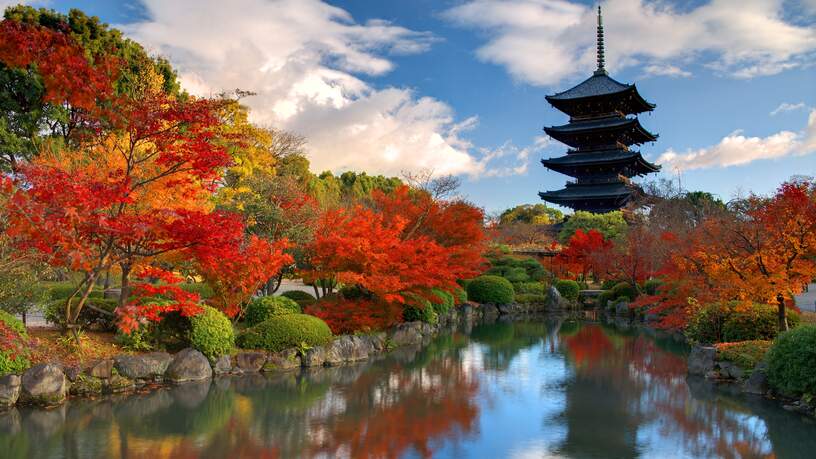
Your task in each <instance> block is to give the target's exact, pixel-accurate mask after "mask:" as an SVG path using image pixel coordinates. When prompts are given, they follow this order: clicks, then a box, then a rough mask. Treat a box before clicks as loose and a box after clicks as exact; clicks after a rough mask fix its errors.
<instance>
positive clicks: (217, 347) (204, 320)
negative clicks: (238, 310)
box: [190, 306, 235, 359]
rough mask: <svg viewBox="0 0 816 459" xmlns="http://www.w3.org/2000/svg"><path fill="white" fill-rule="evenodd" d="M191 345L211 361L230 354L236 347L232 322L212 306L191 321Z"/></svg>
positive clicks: (205, 308)
mask: <svg viewBox="0 0 816 459" xmlns="http://www.w3.org/2000/svg"><path fill="white" fill-rule="evenodd" d="M190 325H191V328H190V345H191V346H193V348H195V349H198V350H199V351H201V353H202V354H204V355H206V356H207V358H209V359H215V358H217V357H219V356H221V355H224V354H226V353H228V352H229V351H230V350H231V349H232V348H233V346H234V345H235V331H234V330H233V329H232V322H230V320H229V318H228V317H227V316H226V315H224V313H223V312H221V311H219V310H218V309H215V308H213V307H211V306H204V311H202V312H201V313H200V314H198V315H196V316H193V317H192V318H191V319H190Z"/></svg>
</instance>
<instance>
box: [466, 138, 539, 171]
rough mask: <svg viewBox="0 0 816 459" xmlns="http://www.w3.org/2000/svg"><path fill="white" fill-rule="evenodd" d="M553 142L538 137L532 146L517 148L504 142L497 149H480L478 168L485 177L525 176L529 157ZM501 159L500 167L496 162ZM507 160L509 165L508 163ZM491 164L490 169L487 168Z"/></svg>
mask: <svg viewBox="0 0 816 459" xmlns="http://www.w3.org/2000/svg"><path fill="white" fill-rule="evenodd" d="M552 144H553V141H552V139H550V138H549V137H547V136H538V137H536V138H535V141H534V142H533V144H532V145H530V146H527V147H524V148H519V147H518V146H516V145H514V144H513V143H512V142H509V141H508V142H505V143H504V144H502V145H501V146H499V147H498V148H494V149H492V150H489V149H481V152H482V157H481V159H480V161H479V168H480V170H481V171H483V172H482V173H483V175H484V176H486V177H507V176H510V175H522V174H526V173H527V170H528V169H529V167H530V156H532V155H533V154H535V153H538V152H540V151H542V150H544V149H545V148H547V147H548V146H550V145H552ZM499 159H502V160H503V164H502V165H496V164H495V163H496V161H497V160H499ZM508 160H509V163H508ZM488 164H491V167H487V166H488Z"/></svg>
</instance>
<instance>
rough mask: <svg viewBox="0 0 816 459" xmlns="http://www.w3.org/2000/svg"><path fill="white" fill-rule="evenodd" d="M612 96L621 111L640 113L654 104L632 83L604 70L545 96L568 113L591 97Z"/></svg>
mask: <svg viewBox="0 0 816 459" xmlns="http://www.w3.org/2000/svg"><path fill="white" fill-rule="evenodd" d="M607 97H612V98H616V99H619V103H618V104H616V105H619V106H620V109H621V111H623V112H624V113H631V114H634V113H642V112H648V111H652V110H654V108H655V104H652V103H650V102H647V101H646V99H644V98H643V96H641V95H640V93H639V92H638V90H637V87H636V86H635V85H634V84H625V83H621V82H619V81H617V80H615V79H614V78H612V77H610V76H609V75H608V74H607V73H606V71H603V70H599V71H596V72H595V73H594V74H593V75H592V76H591V77H589V78H587V79H586V80H584V81H582V82H580V83H578V84H577V85H575V86H573V87H572V88H570V89H567V90H566V91H562V92H559V93H557V94H553V95H551V96H546V97H545V98H546V99H547V101H548V102H549V103H550V104H552V106H553V107H555V108H557V109H558V110H561V111H562V112H564V113H567V114H569V115H574V114H576V112H577V110H576V106H577V105H579V104H581V103H585V102H587V101H588V100H589V99H591V98H607Z"/></svg>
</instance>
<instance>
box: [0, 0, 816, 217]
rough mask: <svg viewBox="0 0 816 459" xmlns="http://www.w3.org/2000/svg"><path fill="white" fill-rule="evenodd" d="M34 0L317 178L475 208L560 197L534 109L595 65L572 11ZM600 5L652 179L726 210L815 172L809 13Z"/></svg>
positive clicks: (718, 1) (725, 2)
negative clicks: (411, 180) (234, 107)
mask: <svg viewBox="0 0 816 459" xmlns="http://www.w3.org/2000/svg"><path fill="white" fill-rule="evenodd" d="M8 3H13V2H10V1H6V0H0V6H2V5H3V4H8ZM42 3H43V2H40V4H42ZM45 3H46V4H47V6H48V7H51V8H55V9H57V10H60V11H64V12H67V11H68V10H69V9H70V8H79V9H82V10H84V11H85V12H86V13H89V14H93V15H97V16H99V17H100V18H101V19H102V20H103V21H105V22H108V23H110V24H114V25H116V26H117V27H119V28H121V29H122V30H123V31H125V33H126V34H127V35H128V36H130V37H131V38H134V39H136V40H138V41H139V42H141V43H142V44H144V45H145V46H146V47H147V49H148V50H149V51H151V52H152V53H155V54H159V55H163V56H165V57H167V58H169V59H170V61H171V62H172V63H173V64H174V65H175V67H176V68H177V69H178V70H179V73H180V75H181V78H182V82H183V84H184V86H185V87H186V88H187V90H188V91H190V92H192V93H196V94H202V95H207V94H214V93H218V92H220V91H222V90H230V89H235V88H240V89H244V90H249V91H254V92H256V93H257V96H254V97H252V98H250V99H247V100H246V102H247V103H248V104H249V105H250V106H251V107H252V109H253V116H254V119H255V120H256V121H257V122H258V123H261V124H267V125H272V126H276V127H281V128H285V129H288V130H291V131H295V132H298V133H301V134H303V135H305V136H307V137H308V139H309V145H308V148H309V155H310V159H311V161H312V166H313V170H314V171H315V172H320V171H322V170H327V169H330V170H332V171H335V172H342V171H345V170H366V171H369V172H374V173H384V174H390V175H399V174H400V173H401V172H402V171H406V170H418V169H428V168H430V169H433V170H434V171H436V172H437V173H444V174H447V173H451V174H457V175H461V176H462V178H463V181H464V186H463V190H462V191H463V192H464V194H465V195H466V196H468V197H469V198H470V199H471V200H473V201H474V202H475V203H477V204H479V205H481V206H484V207H485V208H486V209H487V210H489V211H495V210H499V209H502V208H505V207H509V206H513V205H516V204H521V203H535V202H539V201H538V197H537V194H536V193H537V192H538V191H542V190H551V189H557V188H560V187H562V186H563V183H564V181H565V179H566V177H565V176H562V175H559V174H557V173H555V172H551V171H547V170H545V169H544V168H543V167H542V166H541V165H540V163H539V160H540V159H541V158H542V157H552V156H559V155H561V154H563V151H564V150H565V147H564V146H563V145H560V144H558V143H556V142H552V141H550V140H549V139H548V138H547V137H546V136H545V135H544V134H543V132H542V131H541V128H542V126H544V125H553V124H562V123H564V122H565V121H566V117H565V115H563V114H561V113H559V112H557V111H556V110H554V109H553V108H552V107H550V106H549V105H548V104H547V102H546V101H545V99H544V96H545V95H547V94H552V93H555V92H558V91H561V90H564V89H567V88H569V87H571V86H572V85H574V84H576V83H578V82H580V81H582V80H583V79H584V78H586V77H588V76H589V75H590V73H591V71H592V70H593V68H594V51H595V50H594V46H595V43H594V40H595V11H594V9H593V8H594V6H595V5H597V2H590V1H584V0H503V1H500V0H410V1H406V0H392V1H386V0H382V1H369V0H346V1H340V0H331V1H318V0H230V1H228V2H227V1H219V0H174V1H165V0H141V1H136V0H120V1H118V2H117V1H114V0H106V1H101V0H99V1H83V0H67V1H64V0H50V1H48V2H45ZM35 4H36V2H35ZM601 4H602V6H603V9H604V22H605V27H606V43H607V69H608V70H609V71H610V74H611V76H613V77H614V78H616V79H617V80H619V81H622V82H637V85H638V88H639V89H640V92H641V93H642V94H643V95H644V97H646V99H647V100H649V101H651V102H653V103H656V104H657V109H656V111H655V112H654V113H652V114H647V115H645V116H643V117H642V119H641V122H642V123H643V124H644V125H645V126H646V127H647V128H648V129H650V130H651V131H652V132H656V133H658V134H660V138H659V139H658V141H657V142H655V143H653V144H648V145H644V146H643V147H642V149H641V151H642V152H643V154H644V155H645V156H646V157H647V158H649V159H651V160H653V161H656V162H658V163H660V164H662V165H663V172H661V175H662V176H663V177H666V178H672V179H673V180H680V181H681V182H682V185H683V186H684V187H686V188H689V189H693V190H706V191H711V192H714V193H716V194H719V195H720V196H722V197H723V198H726V199H727V198H729V197H731V196H732V195H734V194H735V193H744V192H746V191H756V192H760V193H767V192H769V191H771V190H772V189H774V188H775V187H776V185H778V184H779V183H780V182H781V181H783V180H785V179H787V178H789V177H790V176H792V175H796V174H806V175H816V108H815V107H816V65H814V63H815V62H816V59H815V58H816V0H654V1H652V0H605V1H602V2H601Z"/></svg>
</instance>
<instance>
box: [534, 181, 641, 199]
mask: <svg viewBox="0 0 816 459" xmlns="http://www.w3.org/2000/svg"><path fill="white" fill-rule="evenodd" d="M631 193H632V189H631V188H630V187H629V186H628V185H627V184H626V183H624V182H622V181H621V182H612V183H602V184H598V183H593V184H577V183H567V186H566V188H562V189H560V190H555V191H543V192H540V193H538V195H539V196H541V198H542V199H546V200H548V201H552V200H558V201H563V202H568V201H574V200H581V199H588V198H592V199H599V198H615V197H622V196H628V195H630V194H631Z"/></svg>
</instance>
